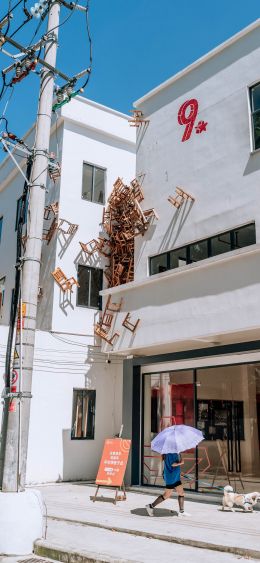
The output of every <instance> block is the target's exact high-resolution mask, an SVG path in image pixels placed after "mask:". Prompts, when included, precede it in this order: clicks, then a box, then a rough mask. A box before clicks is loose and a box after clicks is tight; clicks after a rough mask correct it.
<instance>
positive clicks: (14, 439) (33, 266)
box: [2, 0, 60, 492]
mask: <svg viewBox="0 0 260 563" xmlns="http://www.w3.org/2000/svg"><path fill="white" fill-rule="evenodd" d="M59 13H60V2H59V0H57V1H56V0H54V2H53V3H52V5H51V6H50V10H49V19H48V30H47V36H48V41H47V43H46V45H45V53H44V62H45V63H46V64H47V65H48V64H49V65H51V68H53V67H54V68H55V66H56V54H57V37H58V25H59ZM53 88H54V73H53V71H52V70H49V69H48V67H46V66H44V67H43V69H42V77H41V85H40V92H39V105H38V115H37V121H36V135H35V149H34V163H33V168H32V174H31V179H30V198H29V212H28V221H27V223H28V229H27V235H28V238H27V241H26V250H25V254H24V256H23V258H22V263H21V268H22V276H21V301H22V303H23V308H24V310H23V311H22V310H21V309H22V307H20V315H19V319H18V326H17V331H16V341H15V348H16V350H20V348H22V358H20V367H17V368H15V369H16V373H17V374H18V388H19V391H20V397H21V398H20V399H19V404H18V405H17V406H18V408H15V409H13V410H12V409H10V408H9V409H8V410H9V412H8V420H7V434H6V448H5V458H4V466H3V480H2V491H3V492H17V491H19V490H23V489H24V485H25V476H26V461H27V450H28V436H29V419H30V402H31V401H30V399H31V389H32V373H33V360H34V346H35V330H36V313H37V297H38V287H39V276H40V264H41V250H42V232H43V218H44V206H45V187H46V181H47V173H48V153H49V142H50V131H51V116H52V103H53ZM23 322H24V327H23ZM21 335H22V339H21ZM21 367H22V369H21ZM14 400H15V401H16V399H14Z"/></svg>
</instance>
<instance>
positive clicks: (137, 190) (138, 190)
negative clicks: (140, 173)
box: [130, 178, 144, 203]
mask: <svg viewBox="0 0 260 563" xmlns="http://www.w3.org/2000/svg"><path fill="white" fill-rule="evenodd" d="M130 185H131V186H132V188H133V194H134V198H135V199H136V200H137V201H138V203H140V202H141V201H143V199H144V193H143V190H142V187H141V184H140V182H139V181H138V179H137V178H134V179H133V180H132V182H130Z"/></svg>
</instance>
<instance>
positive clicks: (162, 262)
mask: <svg viewBox="0 0 260 563" xmlns="http://www.w3.org/2000/svg"><path fill="white" fill-rule="evenodd" d="M166 270H168V268H167V253H166V252H165V254H160V255H159V256H153V257H152V258H150V275H151V276H153V275H154V274H159V273H161V272H165V271H166Z"/></svg>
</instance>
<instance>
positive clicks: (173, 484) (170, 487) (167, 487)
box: [165, 481, 182, 489]
mask: <svg viewBox="0 0 260 563" xmlns="http://www.w3.org/2000/svg"><path fill="white" fill-rule="evenodd" d="M179 485H182V482H181V481H176V483H172V484H170V485H169V484H168V485H165V489H176V487H179Z"/></svg>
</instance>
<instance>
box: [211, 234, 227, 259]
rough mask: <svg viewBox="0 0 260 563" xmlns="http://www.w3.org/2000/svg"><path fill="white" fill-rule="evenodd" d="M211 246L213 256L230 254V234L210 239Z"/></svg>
mask: <svg viewBox="0 0 260 563" xmlns="http://www.w3.org/2000/svg"><path fill="white" fill-rule="evenodd" d="M210 244H211V256H217V255H218V254H224V253H225V252H230V250H232V248H231V237H230V233H222V235H217V236H216V237H212V238H211V239H210Z"/></svg>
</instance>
